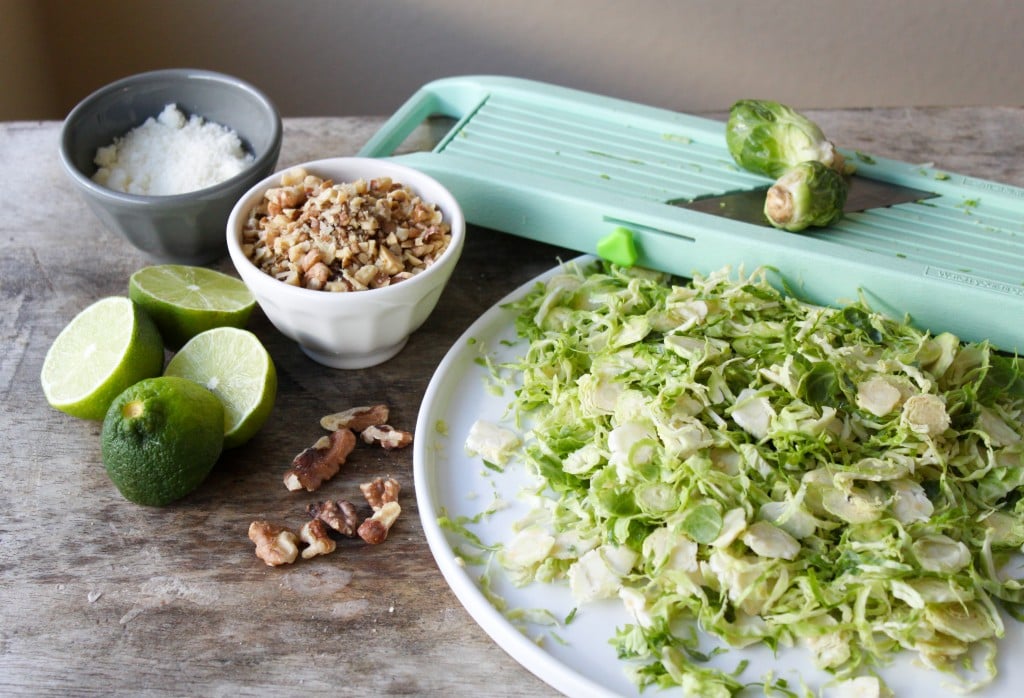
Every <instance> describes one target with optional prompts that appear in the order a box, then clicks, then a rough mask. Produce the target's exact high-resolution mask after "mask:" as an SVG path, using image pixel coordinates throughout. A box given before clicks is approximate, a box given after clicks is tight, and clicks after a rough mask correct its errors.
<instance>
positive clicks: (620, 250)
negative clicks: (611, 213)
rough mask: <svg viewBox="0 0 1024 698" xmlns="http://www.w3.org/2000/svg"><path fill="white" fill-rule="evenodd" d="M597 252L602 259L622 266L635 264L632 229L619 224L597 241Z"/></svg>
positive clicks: (635, 256) (634, 245) (635, 255)
mask: <svg viewBox="0 0 1024 698" xmlns="http://www.w3.org/2000/svg"><path fill="white" fill-rule="evenodd" d="M597 254H598V256H599V257H601V258H602V259H604V260H607V261H609V262H611V263H612V264H618V265H619V266H622V267H631V266H633V265H634V264H636V259H637V254H636V244H635V243H634V242H633V231H632V230H629V229H628V228H623V227H622V226H619V227H618V228H616V229H615V230H613V231H612V232H610V233H608V234H607V235H605V236H604V237H603V238H601V239H600V240H598V241H597Z"/></svg>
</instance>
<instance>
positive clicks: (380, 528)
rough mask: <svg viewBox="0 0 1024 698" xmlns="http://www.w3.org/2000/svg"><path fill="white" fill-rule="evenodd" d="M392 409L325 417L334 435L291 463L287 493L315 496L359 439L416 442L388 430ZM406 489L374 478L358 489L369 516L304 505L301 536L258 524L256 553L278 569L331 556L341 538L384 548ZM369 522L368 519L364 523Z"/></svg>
mask: <svg viewBox="0 0 1024 698" xmlns="http://www.w3.org/2000/svg"><path fill="white" fill-rule="evenodd" d="M388 414H389V410H388V406H387V405H384V404H376V405H368V406H361V407H353V408H351V409H348V410H345V411H343V412H337V413H334V414H330V415H327V416H326V417H323V418H322V419H321V420H320V424H321V426H323V427H324V428H325V429H328V430H329V431H330V434H329V435H327V436H323V437H321V438H320V439H318V440H317V441H316V443H314V444H313V445H312V446H310V447H309V448H306V449H304V450H303V451H302V452H301V453H299V454H298V455H297V456H295V458H294V459H293V460H292V465H291V468H290V469H289V470H288V472H287V473H286V474H285V476H284V483H285V486H287V487H288V489H289V490H292V491H297V490H302V489H305V490H307V491H309V492H312V491H314V490H316V489H318V488H319V487H320V486H321V485H322V484H323V483H324V482H326V481H327V480H329V479H331V478H332V477H334V475H336V474H337V473H338V472H339V471H340V469H341V466H342V465H343V464H344V463H345V462H346V460H347V459H348V457H349V456H350V455H351V453H352V451H353V450H354V449H355V447H356V444H357V443H358V441H359V440H360V439H359V437H357V436H356V434H357V433H358V434H359V435H360V436H361V437H362V441H364V442H365V443H367V444H377V445H379V446H381V447H383V448H384V449H385V450H391V449H394V448H402V447H404V446H407V445H409V444H410V443H412V438H413V436H412V434H411V433H410V432H406V431H402V430H400V429H395V428H394V427H392V426H389V425H388V424H387V423H386V422H387V420H388ZM401 489H402V486H401V484H400V483H399V482H398V480H396V479H394V478H392V477H390V476H388V477H376V478H373V479H372V480H370V481H368V482H363V483H361V484H360V485H359V490H360V491H361V492H362V493H363V497H364V498H365V499H366V503H367V504H368V505H369V506H370V508H371V509H372V510H373V512H372V514H370V515H369V516H366V515H365V514H360V513H359V511H358V510H357V508H356V506H355V505H354V504H352V502H350V501H348V500H346V499H338V500H330V499H327V500H323V501H317V502H313V503H310V504H308V505H307V506H306V514H307V515H308V516H309V519H308V520H307V521H306V522H305V523H304V524H303V526H302V528H301V529H300V530H299V534H298V536H296V534H295V533H293V532H291V531H289V530H288V529H285V528H284V527H282V526H277V525H275V524H270V523H267V522H265V521H254V522H252V524H251V525H250V526H249V538H251V539H252V540H253V542H255V543H256V554H257V556H259V558H260V559H261V560H263V561H264V562H266V563H267V564H268V565H273V566H278V565H285V564H290V563H292V562H295V560H296V559H297V558H298V557H299V556H300V555H301V557H302V559H304V560H307V559H310V558H314V557H317V556H320V555H328V554H330V553H332V552H334V551H335V550H336V549H337V547H338V542H337V541H339V540H340V539H341V536H344V537H347V538H355V537H356V536H358V537H359V538H361V539H362V540H363V541H364V542H366V543H368V544H371V545H379V544H380V543H383V542H384V541H385V540H386V539H387V537H388V533H389V532H390V530H391V528H392V527H393V526H394V525H395V521H396V520H397V519H398V516H399V514H401V511H402V508H401V506H400V505H399V503H398V495H399V493H400V492H401ZM364 517H365V518H364Z"/></svg>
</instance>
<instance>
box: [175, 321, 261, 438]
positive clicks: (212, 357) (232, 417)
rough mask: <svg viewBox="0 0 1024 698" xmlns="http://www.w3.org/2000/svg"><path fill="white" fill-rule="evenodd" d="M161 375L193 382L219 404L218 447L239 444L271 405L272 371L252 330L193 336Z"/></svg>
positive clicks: (252, 433)
mask: <svg viewBox="0 0 1024 698" xmlns="http://www.w3.org/2000/svg"><path fill="white" fill-rule="evenodd" d="M164 375H167V376H178V377H181V378H187V379H189V380H191V381H195V382H196V383H198V384H199V385H201V386H203V387H205V388H206V389H207V390H209V391H211V392H212V393H213V394H214V395H216V396H217V397H218V398H220V400H221V402H222V403H223V404H224V448H235V447H237V446H241V445H242V444H244V443H245V442H247V441H248V440H249V439H251V438H252V437H253V436H255V435H256V432H257V431H259V429H260V427H262V426H263V425H264V424H265V423H266V421H267V419H268V418H269V417H270V412H271V410H272V409H273V407H274V400H275V398H276V396H277V371H276V369H275V368H274V362H273V360H272V359H271V358H270V354H269V353H268V352H267V350H266V348H265V347H264V346H263V344H262V343H261V342H260V340H259V338H257V337H256V335H254V334H253V333H252V332H249V331H248V330H242V329H238V328H235V327H218V328H215V329H212V330H207V331H206V332H203V333H201V334H198V335H196V336H195V337H193V338H192V339H191V340H189V341H188V343H187V344H185V346H183V347H182V348H181V350H180V351H179V352H178V353H177V354H175V355H174V357H173V358H172V359H171V360H170V362H169V363H168V364H167V368H166V369H165V371H164Z"/></svg>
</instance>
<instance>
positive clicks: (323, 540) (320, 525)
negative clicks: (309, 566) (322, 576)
mask: <svg viewBox="0 0 1024 698" xmlns="http://www.w3.org/2000/svg"><path fill="white" fill-rule="evenodd" d="M299 538H301V539H302V542H304V543H305V544H306V547H305V548H303V549H302V559H303V560H308V559H310V558H312V557H316V556H317V555H327V554H328V553H333V552H334V550H335V548H337V543H335V542H334V539H333V538H331V534H330V533H328V531H327V524H325V523H324V522H323V521H321V520H320V519H310V520H309V521H307V522H306V523H305V524H303V526H302V528H301V529H299Z"/></svg>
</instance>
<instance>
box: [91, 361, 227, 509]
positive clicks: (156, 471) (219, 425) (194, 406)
mask: <svg viewBox="0 0 1024 698" xmlns="http://www.w3.org/2000/svg"><path fill="white" fill-rule="evenodd" d="M101 445H102V453H103V465H104V466H105V467H106V469H107V474H108V475H109V476H110V479H111V481H112V482H113V483H114V485H115V486H116V487H117V489H118V491H120V492H121V494H122V495H123V496H124V498H125V499H127V500H129V501H131V502H135V503H136V504H145V505H148V506H164V505H166V504H170V503H171V502H173V501H175V500H178V499H181V498H182V497H184V496H185V495H187V494H188V493H190V492H192V491H193V490H195V489H196V488H197V487H199V485H200V484H201V483H202V482H203V480H205V479H206V476H207V475H209V473H210V470H211V469H212V468H213V466H214V464H215V463H216V462H217V458H218V457H219V456H220V453H221V450H222V448H223V445H224V406H223V405H222V404H221V401H220V399H219V398H218V397H217V396H216V395H214V394H213V393H211V392H210V391H209V390H207V389H206V388H204V387H203V386H201V385H199V384H197V383H195V382H193V381H190V380H187V379H185V378H177V377H173V376H160V377H158V378H149V379H146V380H143V381H140V382H139V383H136V384H135V385H133V386H131V387H130V388H128V389H127V390H125V391H124V392H122V393H121V394H120V395H118V396H117V397H116V398H115V399H114V401H113V402H112V403H111V405H110V409H109V410H108V411H107V416H106V418H105V419H104V420H103V431H102V434H101Z"/></svg>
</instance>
